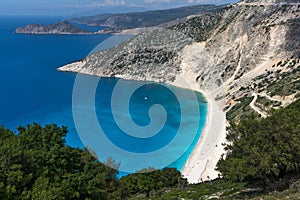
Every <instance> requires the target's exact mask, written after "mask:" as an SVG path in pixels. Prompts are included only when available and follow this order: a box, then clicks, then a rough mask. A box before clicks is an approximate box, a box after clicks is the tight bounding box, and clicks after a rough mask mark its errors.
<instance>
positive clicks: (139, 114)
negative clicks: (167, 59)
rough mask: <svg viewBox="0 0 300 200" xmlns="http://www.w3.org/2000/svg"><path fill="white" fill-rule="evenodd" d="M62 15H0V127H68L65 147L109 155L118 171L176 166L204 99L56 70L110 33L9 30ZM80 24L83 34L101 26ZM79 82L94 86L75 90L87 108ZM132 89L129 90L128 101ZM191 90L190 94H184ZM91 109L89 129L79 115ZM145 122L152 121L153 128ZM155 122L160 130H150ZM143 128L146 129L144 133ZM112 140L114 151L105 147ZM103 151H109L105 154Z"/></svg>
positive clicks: (193, 140)
mask: <svg viewBox="0 0 300 200" xmlns="http://www.w3.org/2000/svg"><path fill="white" fill-rule="evenodd" d="M62 19H63V18H62V17H49V16H32V17H31V16H0V52H1V53H0V72H1V74H0V76H1V78H0V94H1V98H0V125H2V126H4V127H6V128H9V129H11V130H13V131H15V133H16V134H17V127H18V126H26V125H27V124H32V123H34V122H36V123H39V124H41V125H45V124H52V123H55V124H58V125H59V126H67V127H68V134H67V137H66V144H67V145H69V146H72V147H75V148H84V147H87V148H89V149H92V150H93V152H95V153H96V154H97V156H98V158H99V160H100V161H102V162H105V160H107V159H108V158H113V159H115V160H116V162H120V166H121V168H120V171H122V172H121V173H120V174H121V175H120V176H122V175H125V174H127V173H131V172H133V170H136V169H138V168H136V167H139V168H147V167H154V168H163V167H176V168H177V169H178V170H181V169H182V168H183V166H184V164H185V163H186V161H187V160H188V157H189V155H190V154H191V152H192V151H193V149H194V147H195V145H196V144H197V142H198V141H199V139H200V137H201V132H202V130H203V127H204V125H205V120H206V115H207V102H206V101H205V98H204V97H203V96H202V95H201V94H200V93H195V92H193V91H188V90H185V89H181V88H175V87H172V86H168V85H164V84H156V83H152V82H140V81H124V80H121V79H118V78H97V77H93V76H84V75H82V76H78V75H77V74H75V73H66V72H59V71H57V68H58V67H60V66H63V65H65V64H68V63H70V62H73V61H77V60H79V59H82V58H84V57H85V56H87V55H88V54H89V53H90V52H91V51H93V49H94V48H95V47H97V46H98V47H99V44H101V43H102V42H104V43H105V41H109V39H110V38H113V37H116V36H113V35H109V34H107V35H26V34H15V33H14V31H15V29H16V28H17V27H19V26H23V25H26V24H29V23H38V24H50V23H55V22H57V21H59V20H62ZM80 27H81V28H83V29H85V30H89V31H97V30H101V29H103V27H89V26H85V25H80ZM115 40H118V39H116V38H115ZM120 41H122V38H121V39H120ZM100 46H101V45H100ZM101 47H102V48H103V45H102V46H101ZM101 47H100V49H101ZM80 81H84V83H93V86H91V87H89V84H87V85H86V87H88V88H87V89H83V90H84V91H89V89H90V88H92V87H95V91H94V96H93V94H85V92H83V93H80V95H79V98H80V97H82V98H83V99H85V97H86V96H88V95H91V97H93V98H94V99H92V101H89V102H92V107H93V109H92V110H89V108H90V105H84V101H82V102H83V104H81V103H82V102H80V103H78V102H77V101H76V95H74V93H76V92H78V91H77V90H76V88H75V87H76V83H78V82H80ZM95 84H96V86H95ZM77 86H78V85H77ZM116 88H117V89H118V90H116ZM133 88H135V90H134V91H133V93H132V94H130V96H129V97H128V98H127V97H126V95H127V96H128V93H129V91H131V90H132V89H133ZM115 91H119V92H115ZM120 91H121V92H120ZM79 92H80V90H79ZM186 92H188V94H186ZM191 92H192V98H189V94H191ZM87 93H88V92H87ZM115 93H118V94H117V95H116V94H115ZM119 93H120V94H122V95H123V96H120V95H119ZM123 93H124V94H123ZM114 95H115V96H114ZM118 95H119V96H118ZM124 95H125V96H124ZM193 95H194V96H193ZM193 97H195V98H193ZM77 98H78V96H77ZM113 98H115V99H117V102H116V100H114V99H113ZM126 98H127V100H126ZM77 100H78V99H77ZM74 104H75V105H74ZM191 105H193V106H191ZM195 105H196V107H195ZM92 111H94V112H95V113H92V114H91V116H95V121H96V122H97V123H98V124H97V125H95V128H93V126H94V125H90V123H92V121H93V120H90V118H89V117H90V115H89V114H86V113H89V112H92ZM128 113H129V114H128ZM93 114H95V115H93ZM80 116H81V117H82V119H81V118H80ZM118 116H119V117H118ZM128 116H129V118H130V119H128ZM116 118H118V119H116ZM117 120H118V121H119V122H116V121H117ZM151 123H152V125H153V123H154V125H153V126H152V127H151ZM155 123H156V124H155ZM149 124H150V125H149ZM121 126H123V127H125V129H126V130H124V129H122V128H120V127H121ZM156 126H161V127H160V128H157V130H156ZM99 127H100V128H99ZM136 127H138V128H137V129H135V128H136ZM147 128H150V129H148V132H147ZM99 130H100V132H102V133H104V135H103V138H104V139H99V138H100V136H99V134H100V133H97V131H99ZM130 131H133V132H134V131H140V135H138V133H137V134H135V135H133V134H130ZM151 131H152V132H155V133H150V132H151ZM97 137H99V138H97ZM185 140H187V141H185ZM104 142H107V143H109V145H108V144H107V145H106V144H103V143H104ZM111 144H113V145H112V146H114V147H116V149H117V151H113V150H111V149H109V148H111ZM99 147H101V148H99ZM107 148H108V149H107ZM120 150H121V151H122V153H124V152H125V153H124V154H122V153H121V154H122V155H121V157H122V156H123V157H124V156H125V157H126V156H128V157H130V158H128V159H127V160H122V158H119V157H118V156H117V155H116V154H118V152H119V151H120ZM103 152H105V153H104V155H103ZM110 152H114V153H112V154H111V155H110ZM127 153H129V154H127ZM131 159H132V160H131ZM147 160H151V162H150V161H149V162H148V161H147ZM126 162H128V163H129V164H130V165H132V166H135V168H131V167H132V166H130V167H129V166H128V163H126ZM137 163H139V164H137ZM140 163H142V164H140ZM122 165H124V167H122Z"/></svg>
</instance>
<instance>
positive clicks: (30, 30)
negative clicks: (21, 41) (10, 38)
mask: <svg viewBox="0 0 300 200" xmlns="http://www.w3.org/2000/svg"><path fill="white" fill-rule="evenodd" d="M16 33H22V34H88V33H90V32H87V31H85V30H82V29H80V28H78V27H77V26H75V25H73V24H71V23H69V22H67V21H61V22H58V23H55V24H49V25H40V24H28V25H26V26H22V27H19V28H17V30H16Z"/></svg>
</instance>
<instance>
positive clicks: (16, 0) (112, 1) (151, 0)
mask: <svg viewBox="0 0 300 200" xmlns="http://www.w3.org/2000/svg"><path fill="white" fill-rule="evenodd" d="M237 1H238V0H52V1H50V0H39V1H38V0H27V1H24V0H10V1H1V2H0V15H31V16H34V15H50V16H77V15H88V14H91V15H93V14H101V13H122V12H123V13H124V12H139V11H147V10H160V9H168V8H175V7H182V6H189V5H198V4H227V3H234V2H237Z"/></svg>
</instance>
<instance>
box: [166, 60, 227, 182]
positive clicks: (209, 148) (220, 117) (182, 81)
mask: <svg viewBox="0 0 300 200" xmlns="http://www.w3.org/2000/svg"><path fill="white" fill-rule="evenodd" d="M182 67H183V71H184V72H183V73H182V74H181V75H180V76H178V77H177V78H176V80H175V82H172V83H169V84H171V85H174V86H177V87H181V88H186V89H192V90H194V91H196V92H199V93H201V94H203V95H204V97H205V98H206V100H207V103H208V109H207V117H206V122H205V127H204V128H203V130H202V133H201V136H200V139H199V141H198V143H197V145H196V146H195V148H194V150H193V152H192V153H191V154H190V156H189V159H188V160H187V162H186V163H185V166H184V167H183V169H182V171H181V173H182V175H183V176H184V178H187V180H188V182H189V183H200V182H202V181H206V180H212V179H216V178H218V175H219V172H218V171H216V170H215V167H216V164H217V162H218V161H219V159H220V158H221V155H222V154H223V153H224V147H223V146H222V143H225V141H226V114H225V112H224V111H223V110H222V109H221V106H220V105H218V102H216V101H215V99H214V98H215V96H214V95H213V94H212V93H213V92H207V91H203V90H201V89H200V88H199V86H198V84H197V83H196V81H194V80H196V76H197V75H196V74H194V73H193V72H191V71H190V70H189V69H188V67H186V66H184V65H183V66H182Z"/></svg>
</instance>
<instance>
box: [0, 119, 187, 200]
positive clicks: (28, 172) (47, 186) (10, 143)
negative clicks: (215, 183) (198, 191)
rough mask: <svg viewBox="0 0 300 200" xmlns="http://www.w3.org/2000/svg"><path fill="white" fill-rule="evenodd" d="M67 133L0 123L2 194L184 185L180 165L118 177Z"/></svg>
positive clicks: (91, 193)
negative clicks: (14, 129) (73, 142)
mask: <svg viewBox="0 0 300 200" xmlns="http://www.w3.org/2000/svg"><path fill="white" fill-rule="evenodd" d="M66 134H67V130H66V128H65V127H62V128H60V127H58V126H57V125H54V124H52V125H46V126H45V127H42V126H40V125H38V124H33V125H27V127H19V128H18V134H15V133H13V132H12V131H10V130H8V129H5V128H4V127H0V199H5V200H6V199H47V200H50V199H85V200H87V199H101V200H105V199H125V198H127V197H129V196H130V195H133V194H136V193H140V194H142V195H145V196H149V193H150V192H151V191H154V190H159V189H161V188H164V187H175V186H176V185H178V184H186V180H185V179H182V178H181V174H180V172H178V171H177V170H176V169H163V170H158V171H154V172H149V173H137V174H132V175H129V176H127V177H124V178H122V179H121V180H119V179H117V177H116V176H117V173H118V171H117V170H114V169H111V168H109V167H106V166H105V165H104V164H102V163H100V162H99V161H98V160H97V159H96V158H95V157H94V156H93V155H91V154H90V152H89V151H88V150H87V149H76V148H72V147H69V146H66V145H65V139H64V138H65V137H66ZM110 162H111V161H110Z"/></svg>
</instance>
